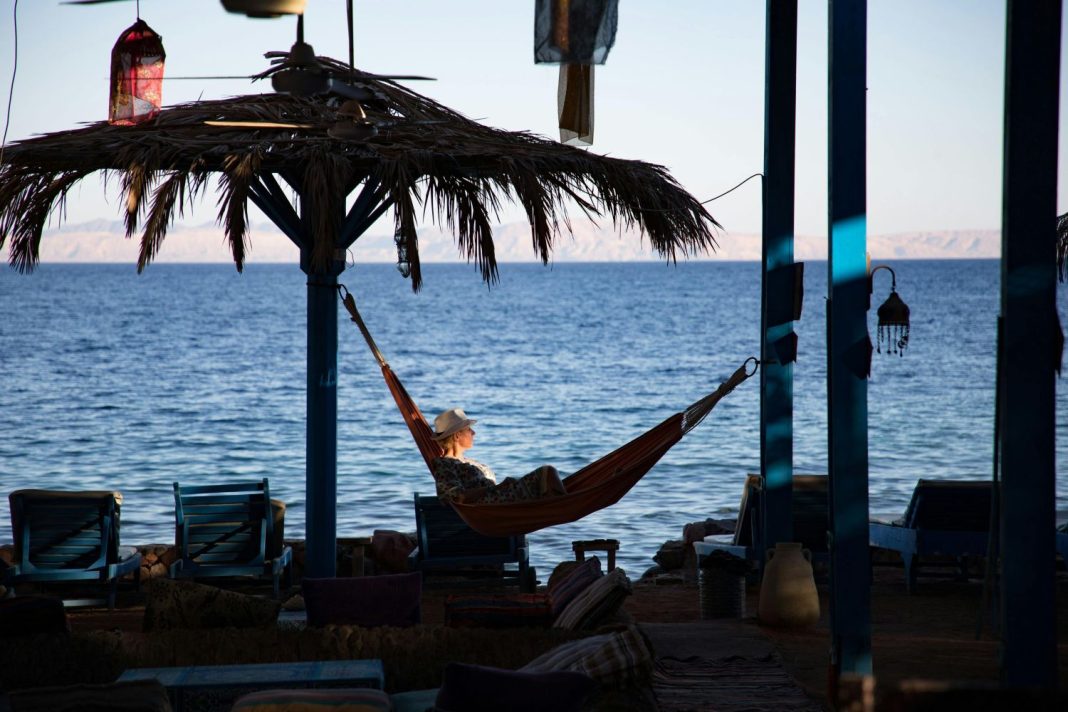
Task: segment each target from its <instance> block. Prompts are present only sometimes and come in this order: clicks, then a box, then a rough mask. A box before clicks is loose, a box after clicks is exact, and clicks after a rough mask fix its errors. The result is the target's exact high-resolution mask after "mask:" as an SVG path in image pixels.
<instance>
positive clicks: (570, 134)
mask: <svg viewBox="0 0 1068 712" xmlns="http://www.w3.org/2000/svg"><path fill="white" fill-rule="evenodd" d="M556 101H557V106H558V108H559V112H560V143H566V144H570V145H572V146H592V145H593V65H592V64H561V65H560V84H559V88H558V89H557V97H556Z"/></svg>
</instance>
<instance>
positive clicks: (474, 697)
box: [434, 663, 597, 712]
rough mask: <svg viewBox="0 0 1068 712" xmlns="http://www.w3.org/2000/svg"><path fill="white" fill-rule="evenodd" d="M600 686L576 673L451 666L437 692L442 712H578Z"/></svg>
mask: <svg viewBox="0 0 1068 712" xmlns="http://www.w3.org/2000/svg"><path fill="white" fill-rule="evenodd" d="M595 689H597V683H596V682H594V681H593V680H592V679H591V678H590V677H589V676H587V675H583V674H581V673H577V672H566V671H564V672H552V671H550V672H523V671H518V670H501V669H499V668H491V667H483V666H481V665H467V664H464V663H449V664H448V665H446V666H445V677H444V680H443V681H442V683H441V689H440V690H438V697H437V701H436V702H435V703H434V706H435V708H436V709H438V710H441V711H442V712H498V711H499V710H508V711H509V712H545V711H546V710H553V712H578V711H579V710H580V709H582V703H583V701H585V699H586V697H588V696H589V694H590V693H591V692H593V691H594V690H595Z"/></svg>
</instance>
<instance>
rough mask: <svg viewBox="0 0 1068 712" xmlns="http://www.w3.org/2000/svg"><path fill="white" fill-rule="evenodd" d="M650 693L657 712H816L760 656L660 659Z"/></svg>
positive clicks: (771, 658)
mask: <svg viewBox="0 0 1068 712" xmlns="http://www.w3.org/2000/svg"><path fill="white" fill-rule="evenodd" d="M653 693H654V694H655V695H656V700H657V706H658V708H659V709H660V710H661V711H662V712H699V711H700V712H705V711H712V710H715V711H716V712H749V711H751V712H758V711H761V710H789V711H792V712H821V710H822V707H821V706H820V705H819V704H817V703H816V702H814V701H812V700H811V699H810V698H809V697H808V696H807V695H805V691H804V690H803V689H801V687H800V686H799V685H798V684H797V683H796V682H794V679H793V678H792V677H790V676H789V675H788V674H787V673H786V670H785V669H783V667H782V664H781V663H780V662H779V658H778V656H777V655H775V654H771V655H767V656H764V657H742V656H738V655H732V656H730V657H725V658H715V659H709V658H700V657H692V658H684V659H679V658H670V657H667V658H659V659H657V661H656V668H655V669H654V671H653Z"/></svg>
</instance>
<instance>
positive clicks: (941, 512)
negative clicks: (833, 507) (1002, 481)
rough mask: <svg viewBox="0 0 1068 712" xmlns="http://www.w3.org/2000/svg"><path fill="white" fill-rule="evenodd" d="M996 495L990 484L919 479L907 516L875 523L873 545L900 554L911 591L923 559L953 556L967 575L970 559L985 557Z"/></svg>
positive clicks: (906, 582) (871, 534)
mask: <svg viewBox="0 0 1068 712" xmlns="http://www.w3.org/2000/svg"><path fill="white" fill-rule="evenodd" d="M992 492H993V486H992V484H991V482H990V481H989V480H956V481H951V480H919V481H918V482H917V483H916V489H914V490H913V491H912V499H911V500H910V501H909V506H908V509H906V510H905V516H904V517H902V518H901V519H899V520H897V521H895V522H893V523H890V524H883V523H879V522H872V523H871V524H870V525H869V535H868V536H869V543H870V544H871V546H873V547H875V548H878V549H889V550H891V551H896V552H898V553H899V554H901V561H902V563H904V565H905V588H906V590H907V591H908V592H909V593H912V590H913V589H914V588H915V586H916V579H917V572H918V570H919V567H920V559H921V558H923V557H932V556H942V557H954V558H956V559H957V562H958V563H959V565H960V567H961V573H962V575H966V574H967V557H969V556H977V557H985V556H986V552H987V540H988V538H989V534H990V501H991V494H992Z"/></svg>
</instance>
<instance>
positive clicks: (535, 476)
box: [431, 408, 565, 503]
mask: <svg viewBox="0 0 1068 712" xmlns="http://www.w3.org/2000/svg"><path fill="white" fill-rule="evenodd" d="M475 422H476V421H474V420H471V419H470V418H468V417H467V414H466V413H464V411H463V409H461V408H450V409H449V410H446V411H445V412H443V413H441V414H440V415H438V417H436V418H434V440H436V441H437V443H438V445H440V446H441V449H442V450H443V451H444V452H443V454H442V456H441V457H437V458H434V461H433V462H432V463H431V468H432V469H433V472H434V481H435V482H436V483H437V490H438V497H439V498H440V499H442V500H446V501H450V502H464V503H470V502H484V503H489V502H517V501H519V500H528V499H538V498H540V497H549V496H554V495H560V494H565V490H564V485H563V483H562V482H561V481H560V473H558V472H557V471H556V468H555V467H552V466H551V465H542V466H541V467H539V468H538V469H536V470H534V471H533V472H530V473H528V474H526V475H523V476H522V477H520V478H519V479H515V478H512V477H507V478H505V479H504V480H503V481H502V482H500V483H498V482H497V476H496V475H494V474H493V470H491V469H490V468H488V467H486V466H485V465H483V464H482V463H481V462H475V461H474V460H468V459H467V458H465V457H464V452H465V451H467V450H469V449H470V448H471V446H472V445H474V443H475V431H474V430H472V429H471V426H472V425H473V424H474V423H475Z"/></svg>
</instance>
